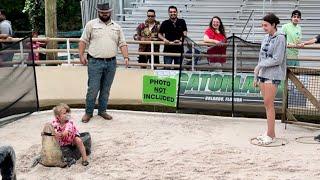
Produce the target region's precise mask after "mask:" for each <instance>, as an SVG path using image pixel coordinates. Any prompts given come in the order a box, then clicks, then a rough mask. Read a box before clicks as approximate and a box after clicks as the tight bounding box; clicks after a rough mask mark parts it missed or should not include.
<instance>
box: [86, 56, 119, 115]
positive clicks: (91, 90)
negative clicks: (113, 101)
mask: <svg viewBox="0 0 320 180" xmlns="http://www.w3.org/2000/svg"><path fill="white" fill-rule="evenodd" d="M116 67H117V61H116V58H113V59H112V60H111V61H105V60H98V59H95V58H89V59H88V90H87V97H86V114H88V115H92V114H93V110H94V106H95V102H96V98H97V95H98V92H99V99H98V103H99V108H98V114H101V113H104V112H106V110H107V105H108V99H109V92H110V88H111V84H112V82H113V79H114V75H115V73H116Z"/></svg>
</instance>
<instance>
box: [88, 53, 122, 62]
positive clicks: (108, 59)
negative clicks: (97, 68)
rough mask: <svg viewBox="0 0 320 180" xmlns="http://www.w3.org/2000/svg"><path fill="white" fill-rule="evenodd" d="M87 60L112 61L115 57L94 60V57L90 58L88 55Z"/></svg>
mask: <svg viewBox="0 0 320 180" xmlns="http://www.w3.org/2000/svg"><path fill="white" fill-rule="evenodd" d="M89 58H94V59H96V60H99V61H112V60H114V59H115V58H116V57H111V58H95V57H93V56H91V55H90V54H88V59H89Z"/></svg>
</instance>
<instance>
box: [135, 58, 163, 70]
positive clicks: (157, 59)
mask: <svg viewBox="0 0 320 180" xmlns="http://www.w3.org/2000/svg"><path fill="white" fill-rule="evenodd" d="M138 62H139V63H148V62H149V63H151V56H148V55H139V59H138ZM154 64H159V56H154ZM141 68H143V69H145V68H146V67H144V66H141ZM155 69H156V68H155Z"/></svg>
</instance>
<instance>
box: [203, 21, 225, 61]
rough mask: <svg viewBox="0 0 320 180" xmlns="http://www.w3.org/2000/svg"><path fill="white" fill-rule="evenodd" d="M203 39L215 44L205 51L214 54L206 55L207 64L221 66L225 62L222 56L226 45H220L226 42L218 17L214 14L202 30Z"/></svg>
mask: <svg viewBox="0 0 320 180" xmlns="http://www.w3.org/2000/svg"><path fill="white" fill-rule="evenodd" d="M203 41H204V42H206V43H213V44H215V45H214V46H213V47H211V48H209V49H208V51H207V53H208V54H209V55H216V56H215V57H208V62H209V64H211V65H214V66H218V67H221V66H222V64H224V63H225V62H226V58H225V57H222V56H224V55H225V54H226V46H223V45H222V43H225V42H226V33H225V30H224V26H223V24H222V21H221V19H220V17H218V16H214V17H213V18H212V19H211V21H210V23H209V27H208V28H207V29H206V30H205V32H204V36H203Z"/></svg>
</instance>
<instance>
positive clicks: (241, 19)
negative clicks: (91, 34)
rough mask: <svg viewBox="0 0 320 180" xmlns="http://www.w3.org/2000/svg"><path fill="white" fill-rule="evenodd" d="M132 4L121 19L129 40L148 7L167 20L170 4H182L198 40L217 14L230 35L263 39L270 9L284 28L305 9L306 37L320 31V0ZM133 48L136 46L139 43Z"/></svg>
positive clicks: (186, 0) (167, 0) (166, 0)
mask: <svg viewBox="0 0 320 180" xmlns="http://www.w3.org/2000/svg"><path fill="white" fill-rule="evenodd" d="M131 5H132V6H131V7H130V8H125V12H126V13H125V14H120V15H118V16H119V17H122V18H120V19H122V20H121V21H118V23H119V24H121V25H122V27H123V28H124V30H125V31H124V32H125V36H126V38H127V39H128V40H132V39H133V34H134V33H135V29H136V27H137V25H138V24H139V23H141V22H144V21H145V19H146V12H147V10H148V9H154V10H155V11H156V15H157V20H159V21H163V20H166V19H168V12H167V11H168V7H169V6H170V5H174V6H176V7H177V8H178V12H179V17H180V18H183V19H185V20H186V22H187V26H188V36H189V37H190V38H191V39H193V40H195V41H201V40H202V39H203V32H204V30H205V29H206V28H207V27H208V24H209V21H210V19H211V17H213V16H220V17H221V19H222V21H223V23H224V26H225V29H226V32H227V35H228V36H231V35H232V34H233V33H234V34H235V35H237V36H241V37H242V38H244V39H247V40H248V41H255V42H259V41H261V39H262V37H263V35H264V34H265V33H264V32H263V30H262V28H261V19H262V17H263V16H264V15H265V14H267V13H268V12H273V13H275V14H276V15H277V16H278V17H279V18H280V21H281V24H280V26H279V28H281V25H282V24H285V23H287V22H289V21H290V18H291V12H292V11H293V10H295V9H299V10H301V12H302V21H301V26H302V30H303V40H306V39H310V38H311V37H313V36H315V35H317V34H319V29H320V17H319V16H318V11H319V9H320V1H319V0H291V1H290V0H268V1H267V0H264V1H262V0H224V1H212V0H175V1H172V0H161V1H159V0H136V1H135V2H132V3H131ZM253 10H254V12H253V13H252V11H253ZM251 13H252V16H250V14H251ZM248 19H249V20H248ZM246 24H247V26H246ZM242 32H243V33H242ZM130 49H135V50H136V49H137V45H133V46H131V47H130Z"/></svg>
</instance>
